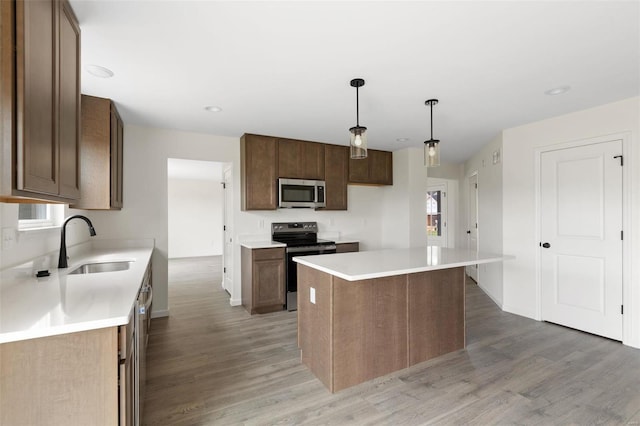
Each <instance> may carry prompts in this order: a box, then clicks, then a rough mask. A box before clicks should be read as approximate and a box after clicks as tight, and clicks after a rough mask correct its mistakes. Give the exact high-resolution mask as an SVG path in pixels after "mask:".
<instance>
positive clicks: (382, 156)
mask: <svg viewBox="0 0 640 426" xmlns="http://www.w3.org/2000/svg"><path fill="white" fill-rule="evenodd" d="M369 176H370V179H371V183H374V184H382V185H393V159H392V154H391V153H390V152H388V151H377V150H373V149H372V150H369Z"/></svg>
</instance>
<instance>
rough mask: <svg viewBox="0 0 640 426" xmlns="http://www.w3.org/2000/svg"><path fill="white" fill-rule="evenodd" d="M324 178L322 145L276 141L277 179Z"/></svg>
mask: <svg viewBox="0 0 640 426" xmlns="http://www.w3.org/2000/svg"><path fill="white" fill-rule="evenodd" d="M324 176H325V173H324V146H323V144H320V143H316V142H305V141H299V140H294V139H278V177H280V178H292V179H314V180H323V179H324Z"/></svg>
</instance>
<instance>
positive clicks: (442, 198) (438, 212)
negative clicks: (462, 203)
mask: <svg viewBox="0 0 640 426" xmlns="http://www.w3.org/2000/svg"><path fill="white" fill-rule="evenodd" d="M447 200H448V198H447V184H446V183H442V184H438V185H429V186H428V187H427V245H428V246H439V247H447V246H448V244H447Z"/></svg>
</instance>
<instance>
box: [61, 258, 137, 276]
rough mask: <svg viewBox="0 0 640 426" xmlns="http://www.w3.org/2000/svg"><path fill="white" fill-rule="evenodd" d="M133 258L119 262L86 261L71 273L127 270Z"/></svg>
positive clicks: (70, 273)
mask: <svg viewBox="0 0 640 426" xmlns="http://www.w3.org/2000/svg"><path fill="white" fill-rule="evenodd" d="M131 262H133V261H132V260H127V261H119V262H96V263H85V264H84V265H80V266H78V267H77V268H76V269H74V270H73V271H71V272H69V275H77V274H98V273H100V272H115V271H126V270H127V269H129V267H130V266H131Z"/></svg>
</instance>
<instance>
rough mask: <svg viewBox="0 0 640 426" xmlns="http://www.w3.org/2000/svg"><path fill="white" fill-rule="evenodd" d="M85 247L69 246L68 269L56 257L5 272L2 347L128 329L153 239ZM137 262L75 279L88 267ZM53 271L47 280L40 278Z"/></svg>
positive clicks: (0, 301) (0, 281)
mask: <svg viewBox="0 0 640 426" xmlns="http://www.w3.org/2000/svg"><path fill="white" fill-rule="evenodd" d="M137 243H138V242H136V243H134V244H132V243H129V241H127V240H123V241H122V243H120V244H116V243H114V242H113V241H110V242H109V243H106V244H104V243H103V244H101V242H100V241H96V242H95V243H94V244H91V243H84V244H82V245H81V246H82V247H81V249H80V250H78V249H77V248H75V250H74V248H70V249H69V253H73V252H74V251H75V252H76V253H75V255H74V254H71V259H70V261H69V267H68V268H67V269H58V268H57V263H55V262H57V253H55V255H48V256H43V257H41V258H38V259H35V260H33V261H31V262H27V263H24V264H22V265H19V266H16V267H13V268H8V269H5V270H2V271H0V343H8V342H15V341H19V340H27V339H33V338H39V337H46V336H54V335H59V334H65V333H73V332H78V331H87V330H94V329H98V328H104V327H113V326H119V325H124V324H127V323H128V322H129V314H130V313H131V309H132V307H133V305H134V303H135V301H136V298H137V296H138V290H139V289H140V285H141V284H142V280H143V278H144V273H145V271H146V269H147V265H148V264H149V261H150V259H151V254H152V253H153V240H142V241H141V242H140V244H137ZM114 261H133V262H132V263H131V264H130V267H129V269H127V270H123V271H115V272H103V273H93V274H77V275H70V274H69V272H72V271H73V270H74V269H75V268H76V267H78V266H80V265H82V264H85V263H94V262H96V263H97V262H114ZM42 269H48V270H49V272H50V273H51V275H50V276H48V277H43V278H36V276H35V273H36V271H38V270H42Z"/></svg>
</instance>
